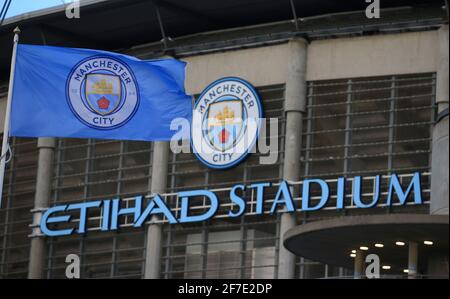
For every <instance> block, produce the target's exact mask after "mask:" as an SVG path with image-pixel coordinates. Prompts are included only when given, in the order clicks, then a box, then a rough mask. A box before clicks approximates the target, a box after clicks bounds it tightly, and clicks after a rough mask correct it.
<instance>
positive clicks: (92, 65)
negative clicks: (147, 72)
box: [67, 56, 139, 130]
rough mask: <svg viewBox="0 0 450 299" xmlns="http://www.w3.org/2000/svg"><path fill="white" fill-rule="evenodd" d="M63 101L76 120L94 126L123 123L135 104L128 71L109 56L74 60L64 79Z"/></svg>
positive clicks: (134, 88) (133, 85)
mask: <svg viewBox="0 0 450 299" xmlns="http://www.w3.org/2000/svg"><path fill="white" fill-rule="evenodd" d="M67 100H68V103H69V105H70V108H71V110H72V111H73V113H74V114H75V116H77V117H78V119H79V120H80V121H82V122H83V123H84V124H86V125H87V126H89V127H91V128H95V129H103V130H105V129H114V128H118V127H120V126H122V125H124V124H126V123H127V122H128V121H129V120H130V119H131V118H132V117H133V116H134V114H135V112H136V110H137V108H138V105H139V91H138V86H137V82H136V80H135V79H134V74H133V72H132V70H131V69H130V68H129V67H128V66H127V65H126V64H125V63H124V62H122V61H120V60H118V59H115V58H112V57H101V56H97V57H92V58H88V59H85V60H83V61H81V62H80V63H78V64H77V65H76V66H75V68H73V70H72V72H71V73H70V75H69V78H68V80H67Z"/></svg>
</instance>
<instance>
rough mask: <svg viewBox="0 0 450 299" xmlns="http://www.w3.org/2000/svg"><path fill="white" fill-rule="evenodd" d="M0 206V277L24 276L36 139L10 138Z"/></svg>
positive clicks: (32, 191)
mask: <svg viewBox="0 0 450 299" xmlns="http://www.w3.org/2000/svg"><path fill="white" fill-rule="evenodd" d="M10 144H11V149H12V152H13V157H12V159H11V161H10V162H9V163H8V164H7V169H6V172H5V181H4V188H3V200H2V207H1V208H0V278H26V277H27V272H28V259H29V252H30V238H28V235H29V233H30V228H29V225H30V223H31V222H32V214H31V213H30V210H31V209H32V208H33V202H34V191H35V187H36V172H37V157H38V149H37V139H28V138H11V139H10Z"/></svg>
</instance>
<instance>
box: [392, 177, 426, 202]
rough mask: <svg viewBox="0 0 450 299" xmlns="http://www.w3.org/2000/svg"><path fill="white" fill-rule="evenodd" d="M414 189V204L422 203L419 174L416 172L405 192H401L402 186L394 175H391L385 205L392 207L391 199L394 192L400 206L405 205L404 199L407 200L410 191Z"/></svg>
mask: <svg viewBox="0 0 450 299" xmlns="http://www.w3.org/2000/svg"><path fill="white" fill-rule="evenodd" d="M413 189H414V202H415V203H416V204H421V203H422V186H421V185H420V173H419V172H416V173H415V174H414V176H413V178H412V180H411V182H410V183H409V186H408V189H406V192H403V188H402V185H401V184H400V181H399V179H398V176H397V175H396V174H393V175H391V182H390V183H389V193H388V198H387V205H388V206H390V205H392V199H393V197H394V192H395V193H397V197H398V199H399V201H400V205H404V204H405V203H406V199H407V198H408V196H409V194H410V193H411V190H413Z"/></svg>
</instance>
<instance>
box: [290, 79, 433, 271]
mask: <svg viewBox="0 0 450 299" xmlns="http://www.w3.org/2000/svg"><path fill="white" fill-rule="evenodd" d="M435 86H436V76H435V74H414V75H392V76H383V77H370V78H353V79H342V80H330V81H314V82H309V83H308V105H307V116H306V118H305V123H304V128H305V130H304V132H303V138H304V142H303V144H304V148H303V150H302V154H301V162H302V172H303V176H304V177H305V178H312V177H320V178H337V177H339V176H345V177H354V176H371V175H377V174H380V175H390V174H393V173H397V174H410V173H412V172H415V171H421V172H423V173H424V174H425V175H423V176H422V184H423V189H424V190H427V195H426V196H427V200H429V190H430V175H429V171H430V156H431V134H430V133H431V130H432V124H433V123H434V118H435V114H436V112H435ZM382 184H383V186H382V187H381V188H382V189H383V190H385V189H386V185H385V184H387V180H385V181H384V183H382ZM370 188H371V186H370V185H368V186H367V187H366V190H364V192H367V193H369V194H370V192H371V189H370ZM347 191H348V192H349V193H351V185H349V186H347ZM332 192H333V191H332ZM360 212H361V211H351V212H349V211H346V212H342V213H343V214H344V215H346V214H350V213H353V214H354V213H360ZM370 212H371V213H380V212H381V213H386V212H391V213H395V212H402V213H408V212H412V213H427V212H428V205H427V206H422V207H417V206H408V207H401V208H390V209H371V211H370ZM341 215H342V214H341ZM330 216H333V215H326V214H325V215H324V214H323V213H314V214H308V215H302V217H301V220H300V221H301V222H302V223H306V222H308V221H314V220H319V219H323V218H324V217H330ZM297 270H298V273H297V276H298V277H299V278H305V277H310V278H319V277H335V276H345V275H348V274H349V271H348V270H346V269H339V268H334V267H331V266H327V265H321V264H318V263H314V262H312V261H307V260H305V259H302V258H299V259H298V269H297Z"/></svg>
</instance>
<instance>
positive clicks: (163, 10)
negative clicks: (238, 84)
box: [0, 0, 444, 77]
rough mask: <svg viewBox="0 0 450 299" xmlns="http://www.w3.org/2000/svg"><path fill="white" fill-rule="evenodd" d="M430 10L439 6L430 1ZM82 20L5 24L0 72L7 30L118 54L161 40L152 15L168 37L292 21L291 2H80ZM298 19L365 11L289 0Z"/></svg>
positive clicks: (354, 2) (7, 51)
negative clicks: (15, 29)
mask: <svg viewBox="0 0 450 299" xmlns="http://www.w3.org/2000/svg"><path fill="white" fill-rule="evenodd" d="M430 2H431V1H429V0H428V1H426V0H392V1H387V2H386V1H385V2H383V1H382V4H381V5H382V8H387V7H398V6H411V5H418V4H419V5H420V4H424V3H427V4H428V5H429V4H430ZM432 2H434V3H435V4H436V3H440V4H444V1H441V0H434V1H432ZM81 3H82V6H81V18H80V19H68V18H66V15H65V7H64V6H63V5H61V6H58V7H53V8H49V9H45V10H41V11H36V12H32V13H28V14H24V15H20V16H17V17H13V18H10V19H8V20H6V21H5V23H4V25H3V26H2V27H1V28H0V49H1V52H0V71H1V72H2V77H3V76H4V75H5V74H4V72H6V71H7V69H8V68H9V60H10V55H11V46H12V36H13V34H12V30H13V29H14V27H15V26H20V28H21V30H22V34H21V43H29V44H43V43H46V44H48V45H56V46H65V47H89V48H96V49H105V50H111V49H121V48H128V47H131V46H133V45H138V44H143V43H149V42H156V41H160V40H161V39H162V34H161V28H160V23H159V21H158V17H157V10H159V12H160V16H161V21H162V25H163V28H164V31H165V33H166V35H167V36H168V37H179V36H183V35H187V34H193V33H199V32H205V31H211V30H218V29H226V28H234V27H241V26H247V25H254V24H263V23H269V22H274V21H281V20H289V19H292V18H293V14H294V13H293V10H292V6H291V0H227V1H220V0H153V1H151V0H81ZM292 3H293V4H294V7H295V13H296V15H297V17H308V16H315V15H321V14H327V13H336V12H344V11H355V10H364V9H365V8H366V6H367V5H368V4H367V3H365V1H361V0H346V1H337V0H292ZM424 5H425V4H424Z"/></svg>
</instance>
